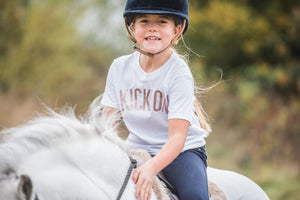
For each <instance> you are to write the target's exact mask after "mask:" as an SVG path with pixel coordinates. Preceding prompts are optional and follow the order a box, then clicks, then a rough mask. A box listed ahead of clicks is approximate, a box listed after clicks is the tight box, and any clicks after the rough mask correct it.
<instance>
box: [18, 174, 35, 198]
mask: <svg viewBox="0 0 300 200" xmlns="http://www.w3.org/2000/svg"><path fill="white" fill-rule="evenodd" d="M32 192H33V185H32V181H31V179H30V177H29V176H27V175H21V177H20V183H19V186H18V193H19V194H20V195H21V196H22V197H25V199H26V200H31V199H32V196H33V194H32Z"/></svg>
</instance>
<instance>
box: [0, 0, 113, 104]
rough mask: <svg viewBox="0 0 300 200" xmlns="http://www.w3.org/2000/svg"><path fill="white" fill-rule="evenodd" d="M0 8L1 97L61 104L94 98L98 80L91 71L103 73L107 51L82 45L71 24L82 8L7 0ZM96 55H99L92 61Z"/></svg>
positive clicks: (74, 5) (83, 8) (64, 4)
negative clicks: (8, 94) (27, 97)
mask: <svg viewBox="0 0 300 200" xmlns="http://www.w3.org/2000/svg"><path fill="white" fill-rule="evenodd" d="M25 2H26V3H25ZM0 9H1V11H0V13H1V22H0V24H1V25H0V28H1V31H0V38H1V39H0V51H1V61H0V62H1V63H0V65H1V73H0V90H1V91H2V92H11V91H15V92H17V93H20V94H21V95H25V94H35V95H37V96H39V97H47V96H48V97H49V96H60V97H62V101H63V100H72V99H73V100H75V99H76V98H80V97H81V96H84V95H90V93H94V95H95V93H96V91H97V90H99V89H100V88H98V87H96V85H95V84H94V83H95V82H96V79H97V78H99V77H97V76H96V73H94V72H98V73H100V72H101V69H103V68H104V64H106V63H107V60H105V61H104V60H103V58H106V57H108V58H109V56H107V54H108V53H109V49H106V50H105V51H104V50H101V49H100V48H99V46H95V45H94V46H86V45H84V43H83V38H82V37H81V36H80V35H79V33H78V31H77V29H76V26H75V19H76V17H78V16H80V14H81V13H82V12H84V10H85V9H86V7H85V5H81V4H77V3H76V1H73V2H70V1H67V0H64V1H56V0H52V1H51V0H49V1H21V0H12V1H2V2H1V5H0ZM99 51H102V54H101V53H100V52H99ZM96 52H98V53H99V55H100V56H97V57H95V55H94V54H95V53H96ZM96 66H97V67H98V68H100V69H97V68H96ZM98 75H99V74H98ZM87 85H93V86H94V87H90V86H89V87H86V86H87ZM74 90H75V91H76V92H74ZM98 92H99V91H98Z"/></svg>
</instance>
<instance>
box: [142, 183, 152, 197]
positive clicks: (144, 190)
mask: <svg viewBox="0 0 300 200" xmlns="http://www.w3.org/2000/svg"><path fill="white" fill-rule="evenodd" d="M149 193H151V185H150V184H149V183H147V182H145V183H144V185H143V187H142V190H141V197H142V200H148V199H149Z"/></svg>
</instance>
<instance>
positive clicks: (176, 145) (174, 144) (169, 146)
mask: <svg viewBox="0 0 300 200" xmlns="http://www.w3.org/2000/svg"><path fill="white" fill-rule="evenodd" d="M185 139H186V134H184V133H177V134H175V135H172V136H171V137H169V139H168V141H167V142H166V144H165V145H164V146H163V147H162V149H161V150H160V151H159V152H158V153H157V154H156V155H155V156H154V157H153V158H152V159H150V160H149V161H148V162H149V164H151V166H152V167H153V169H154V171H155V174H157V173H158V172H160V171H161V170H162V169H164V168H165V167H166V166H168V165H169V164H170V163H171V162H172V161H173V160H174V159H175V158H176V157H177V156H178V155H179V154H180V152H181V151H182V149H183V147H184V143H185Z"/></svg>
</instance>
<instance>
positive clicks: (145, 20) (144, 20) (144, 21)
mask: <svg viewBox="0 0 300 200" xmlns="http://www.w3.org/2000/svg"><path fill="white" fill-rule="evenodd" d="M140 22H141V23H148V20H147V19H142V20H140Z"/></svg>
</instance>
